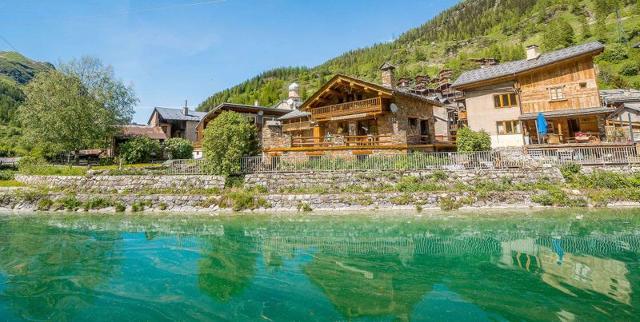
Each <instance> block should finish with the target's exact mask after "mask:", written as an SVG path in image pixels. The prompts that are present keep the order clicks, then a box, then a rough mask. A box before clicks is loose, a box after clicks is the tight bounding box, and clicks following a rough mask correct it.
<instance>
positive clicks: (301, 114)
mask: <svg viewBox="0 0 640 322" xmlns="http://www.w3.org/2000/svg"><path fill="white" fill-rule="evenodd" d="M309 115H311V113H309V112H303V111H300V110H293V111H291V112H289V113H287V114H285V115H283V116H280V117H279V118H278V120H280V121H283V120H290V119H295V118H299V117H307V116H309Z"/></svg>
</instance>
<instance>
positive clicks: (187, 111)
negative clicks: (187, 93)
mask: <svg viewBox="0 0 640 322" xmlns="http://www.w3.org/2000/svg"><path fill="white" fill-rule="evenodd" d="M182 114H183V115H189V107H188V106H187V100H185V101H184V107H183V108H182Z"/></svg>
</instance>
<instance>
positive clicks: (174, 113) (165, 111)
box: [155, 107, 207, 122]
mask: <svg viewBox="0 0 640 322" xmlns="http://www.w3.org/2000/svg"><path fill="white" fill-rule="evenodd" d="M155 111H157V112H158V114H160V117H162V118H163V119H165V120H168V121H194V122H200V120H201V119H202V118H203V117H204V116H205V115H207V113H206V112H197V111H194V110H192V109H189V113H188V114H187V115H185V114H184V113H183V112H182V108H166V107H156V108H155Z"/></svg>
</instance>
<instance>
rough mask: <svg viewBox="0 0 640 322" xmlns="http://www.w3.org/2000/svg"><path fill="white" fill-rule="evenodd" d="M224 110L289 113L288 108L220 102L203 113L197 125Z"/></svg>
mask: <svg viewBox="0 0 640 322" xmlns="http://www.w3.org/2000/svg"><path fill="white" fill-rule="evenodd" d="M224 110H237V111H240V112H243V113H256V114H257V113H258V112H261V111H262V112H263V113H265V112H266V113H268V114H269V115H275V116H282V115H285V114H287V113H289V111H290V110H285V109H281V108H275V107H265V106H256V105H247V104H235V103H222V104H219V105H218V106H216V107H214V108H212V109H211V110H210V111H209V112H206V113H204V114H205V115H204V116H203V117H201V118H200V123H198V126H201V125H203V124H205V123H207V122H208V121H209V120H210V119H211V118H213V117H214V116H215V115H216V113H218V112H219V111H224Z"/></svg>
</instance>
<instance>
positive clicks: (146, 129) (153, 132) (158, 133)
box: [119, 124, 167, 140]
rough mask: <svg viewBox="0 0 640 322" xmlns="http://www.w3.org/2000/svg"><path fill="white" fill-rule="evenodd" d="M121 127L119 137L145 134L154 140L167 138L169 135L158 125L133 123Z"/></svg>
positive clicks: (144, 135)
mask: <svg viewBox="0 0 640 322" xmlns="http://www.w3.org/2000/svg"><path fill="white" fill-rule="evenodd" d="M121 129H122V130H121V132H120V135H119V137H123V138H130V137H139V136H143V137H148V138H150V139H154V140H166V139H167V135H166V134H165V133H164V131H162V128H161V127H158V126H149V125H138V124H131V125H124V126H122V128H121Z"/></svg>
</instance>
